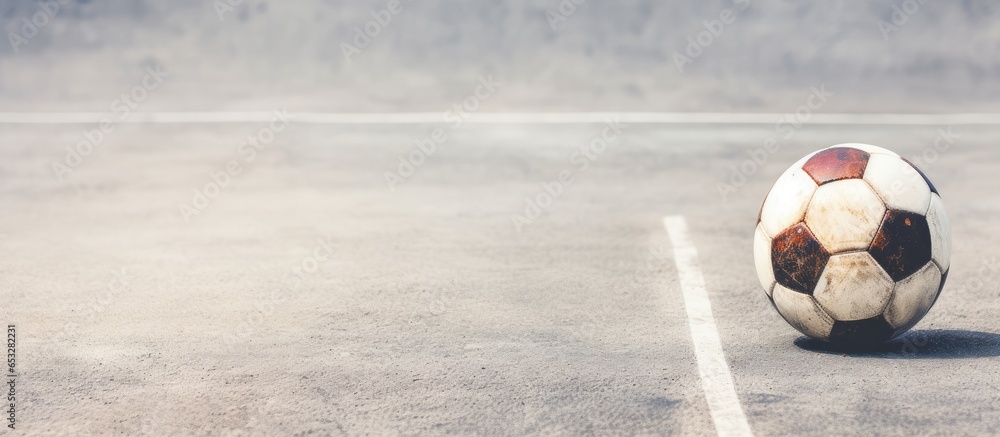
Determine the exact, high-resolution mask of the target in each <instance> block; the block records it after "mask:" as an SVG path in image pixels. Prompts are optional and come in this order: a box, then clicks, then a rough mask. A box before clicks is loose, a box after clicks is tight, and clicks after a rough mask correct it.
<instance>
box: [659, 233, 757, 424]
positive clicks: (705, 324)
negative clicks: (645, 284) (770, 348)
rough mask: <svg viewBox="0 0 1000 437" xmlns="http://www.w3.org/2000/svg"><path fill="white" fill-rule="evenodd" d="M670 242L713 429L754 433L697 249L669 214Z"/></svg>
mask: <svg viewBox="0 0 1000 437" xmlns="http://www.w3.org/2000/svg"><path fill="white" fill-rule="evenodd" d="M663 225H664V226H666V228H667V233H668V234H669V235H670V241H671V242H672V243H673V246H674V258H675V260H676V262H677V274H678V276H679V277H680V282H681V291H682V292H683V294H684V307H685V308H686V309H687V315H688V323H689V324H690V325H691V337H692V339H693V340H694V353H695V357H696V358H697V360H698V373H700V374H701V386H702V388H703V389H704V390H705V398H706V399H707V400H708V409H709V411H710V412H711V414H712V421H713V422H714V423H715V431H716V432H717V433H718V434H719V435H720V436H727V437H728V436H753V431H752V430H751V429H750V423H749V422H748V421H747V417H746V415H745V414H744V413H743V407H742V406H740V399H739V397H738V396H736V387H735V386H734V384H733V376H732V375H731V374H730V373H729V365H728V364H727V363H726V356H725V354H724V353H723V351H722V340H721V339H720V338H719V330H718V328H717V327H716V326H715V318H713V317H712V304H711V302H709V300H708V292H707V291H705V277H704V276H702V274H701V267H699V265H698V249H697V248H695V246H694V243H693V242H692V241H691V237H690V235H688V226H687V222H686V221H685V220H684V217H681V216H672V217H665V218H664V219H663Z"/></svg>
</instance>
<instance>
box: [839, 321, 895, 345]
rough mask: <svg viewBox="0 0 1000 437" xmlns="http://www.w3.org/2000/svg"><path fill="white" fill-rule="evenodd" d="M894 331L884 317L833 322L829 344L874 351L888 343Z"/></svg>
mask: <svg viewBox="0 0 1000 437" xmlns="http://www.w3.org/2000/svg"><path fill="white" fill-rule="evenodd" d="M895 334H896V331H895V330H894V329H892V325H890V324H889V322H888V321H886V320H885V318H884V317H882V316H878V317H872V318H870V319H865V320H855V321H851V322H840V321H837V322H834V323H833V331H831V332H830V344H832V345H834V346H835V347H838V348H845V349H846V348H850V349H855V350H864V349H874V348H876V347H878V346H880V345H882V344H883V343H885V342H887V341H889V340H890V339H891V338H892V337H893V335H895Z"/></svg>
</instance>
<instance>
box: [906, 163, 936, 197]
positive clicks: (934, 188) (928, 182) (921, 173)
mask: <svg viewBox="0 0 1000 437" xmlns="http://www.w3.org/2000/svg"><path fill="white" fill-rule="evenodd" d="M901 159H902V160H903V161H906V163H907V164H910V167H913V169H914V170H916V171H917V173H920V177H922V178H924V182H927V186H928V187H929V188H930V189H931V192H932V193H937V194H938V195H940V194H941V193H938V190H937V187H935V186H934V183H933V182H931V179H930V178H928V177H927V175H925V174H924V172H923V171H921V170H920V168H919V167H917V166H916V165H915V164H913V163H912V162H910V160H909V159H906V158H901Z"/></svg>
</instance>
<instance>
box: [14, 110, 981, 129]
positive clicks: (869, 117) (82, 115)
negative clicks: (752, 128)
mask: <svg viewBox="0 0 1000 437" xmlns="http://www.w3.org/2000/svg"><path fill="white" fill-rule="evenodd" d="M290 114H291V115H292V121H293V122H295V123H302V124H451V123H452V122H453V121H449V120H445V119H444V117H443V116H442V114H441V113H439V112H392V113H342V112H295V111H290ZM273 116H274V113H273V112H269V111H262V112H133V113H131V114H130V115H129V116H128V117H127V118H125V119H123V120H118V119H117V117H114V116H112V115H111V114H108V113H103V112H49V113H46V112H0V124H93V123H99V122H100V121H101V119H105V118H106V119H109V120H111V121H112V122H114V123H130V124H137V123H150V124H172V123H265V122H268V121H270V120H271V119H272V117H273ZM786 116H787V114H778V113H727V112H700V113H685V112H539V113H530V112H516V113H475V114H471V115H470V116H469V118H468V119H467V120H465V123H471V124H592V123H604V122H606V121H607V120H608V119H617V120H620V121H621V122H622V123H626V124H630V123H635V124H748V125H774V124H775V123H777V122H778V121H779V120H783V119H784V118H785V117H786ZM808 124H810V125H885V126H942V125H945V126H946V125H1000V114H975V113H970V114H812V116H811V117H810V119H809V122H808Z"/></svg>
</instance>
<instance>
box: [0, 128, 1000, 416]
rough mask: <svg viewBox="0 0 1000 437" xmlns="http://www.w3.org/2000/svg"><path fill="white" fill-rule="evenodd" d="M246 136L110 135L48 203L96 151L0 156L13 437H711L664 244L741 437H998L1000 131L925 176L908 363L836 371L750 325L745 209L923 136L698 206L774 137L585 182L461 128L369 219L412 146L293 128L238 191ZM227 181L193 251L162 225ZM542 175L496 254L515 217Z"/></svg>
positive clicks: (692, 140)
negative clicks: (932, 193)
mask: <svg viewBox="0 0 1000 437" xmlns="http://www.w3.org/2000/svg"><path fill="white" fill-rule="evenodd" d="M262 127H263V126H258V125H253V124H228V125H123V126H120V127H119V129H118V130H117V131H116V132H114V133H113V134H110V135H108V136H107V138H106V139H105V140H104V141H103V142H102V144H101V145H100V147H98V148H97V150H96V151H95V152H93V153H92V154H91V155H90V156H88V157H86V158H85V159H84V160H83V162H82V163H80V165H79V167H78V168H77V169H76V170H75V171H74V172H73V173H72V174H69V175H68V176H66V178H65V180H64V181H62V182H60V181H58V180H57V179H56V178H55V177H54V176H53V172H52V169H51V162H52V161H53V160H60V159H63V158H64V156H65V148H66V146H67V145H71V144H75V143H77V142H78V141H80V139H81V132H80V131H81V129H83V128H88V129H89V128H91V127H90V126H71V125H60V126H45V127H39V126H35V127H32V126H0V202H2V204H3V205H4V211H5V213H4V214H0V233H2V234H3V235H4V237H3V240H2V241H0V250H2V251H3V253H4V254H6V256H4V257H0V272H2V274H0V297H2V299H0V301H2V302H3V304H2V305H3V306H2V308H0V322H4V323H10V322H13V323H16V324H17V329H18V336H19V348H18V354H19V355H18V356H19V366H20V371H19V372H20V374H21V380H20V383H19V384H20V385H19V386H18V387H19V399H21V400H20V401H19V404H18V409H19V414H18V426H19V428H20V429H21V431H20V432H22V433H23V434H25V435H87V434H93V435H106V434H117V435H358V434H375V435H385V434H389V435H392V434H402V435H411V434H431V435H437V434H447V433H451V434H463V435H468V434H486V435H503V434H545V435H549V434H598V435H607V434H646V435H650V434H658V435H662V434H671V435H706V434H712V433H713V432H714V430H713V428H712V423H711V419H710V417H709V414H708V411H707V405H706V404H705V399H704V396H703V394H702V392H701V384H700V382H699V379H698V373H697V368H696V365H695V361H694V360H695V359H694V355H693V350H692V345H691V338H690V334H689V331H688V327H687V322H686V316H685V314H684V307H683V301H682V298H681V292H680V289H679V287H678V284H677V279H676V271H675V269H674V263H673V259H672V255H671V252H670V246H669V241H668V239H667V237H666V233H665V231H664V229H663V228H662V224H661V218H662V217H663V216H664V215H673V214H683V215H684V216H685V217H687V220H688V222H689V223H690V225H691V228H692V237H693V239H694V242H695V244H696V245H697V246H698V249H699V252H700V257H701V261H702V268H703V270H704V274H705V277H706V281H707V287H708V291H709V293H710V298H711V299H712V303H713V305H714V307H715V316H716V319H717V322H718V324H719V329H720V333H721V335H722V342H723V347H724V349H725V352H726V354H727V358H728V360H729V363H730V366H731V368H732V371H733V375H734V378H735V382H736V389H737V392H738V394H739V397H740V399H741V401H742V404H743V407H744V409H745V411H746V412H747V414H748V417H749V419H750V424H751V426H752V427H753V429H754V431H755V433H756V434H757V435H829V434H839V435H871V434H878V435H912V434H969V435H995V434H997V433H998V432H1000V419H998V418H1000V414H998V408H1000V402H998V400H1000V399H998V398H997V393H998V390H1000V376H998V374H997V372H996V368H997V366H998V364H1000V328H998V327H997V325H996V320H997V315H998V313H1000V300H998V293H1000V290H998V289H997V287H996V285H995V284H996V282H997V280H998V279H1000V271H998V270H1000V267H998V264H997V260H996V250H995V248H996V247H998V245H1000V240H998V237H997V233H995V232H993V230H996V228H997V226H996V223H995V222H996V217H997V214H998V212H1000V211H998V210H1000V203H998V202H997V197H996V195H995V194H996V193H995V192H994V190H995V188H996V186H995V184H993V183H990V181H991V180H993V179H994V178H995V175H996V173H997V172H998V171H1000V160H998V158H1000V156H998V153H1000V152H998V151H997V149H996V148H995V144H996V141H997V139H1000V132H998V131H997V130H995V129H985V128H979V129H974V128H964V129H962V128H955V132H956V133H959V134H960V135H961V137H960V138H957V139H956V140H955V142H954V143H953V145H952V146H951V147H950V149H949V150H948V151H946V152H943V153H941V154H940V155H939V157H938V158H937V159H936V160H934V161H933V162H932V163H931V165H929V166H924V167H925V170H927V172H928V174H929V175H930V176H931V178H932V179H933V180H934V182H935V183H936V184H937V186H938V188H939V190H940V191H941V193H942V195H943V196H944V199H945V202H946V205H947V207H948V210H949V213H950V214H951V219H952V223H953V226H954V263H953V264H954V265H953V268H952V273H951V277H950V279H949V282H948V286H947V287H946V289H945V291H944V294H943V296H942V298H941V299H940V301H939V302H938V303H937V305H936V306H935V308H933V309H932V310H931V312H930V314H929V315H928V316H927V318H925V319H924V321H923V322H922V323H921V324H920V325H918V326H917V328H916V331H915V332H914V333H913V334H912V335H910V336H908V337H905V338H904V339H903V340H899V341H897V342H895V343H893V344H891V345H889V346H887V348H886V349H885V350H884V351H882V352H879V353H875V354H869V355H862V356H844V355H842V354H838V353H833V352H829V351H825V350H823V348H822V347H821V345H817V344H815V343H813V342H810V341H807V340H805V339H804V338H801V336H800V335H798V334H797V333H796V332H795V331H794V330H793V329H792V328H791V327H789V326H788V325H787V324H785V322H783V321H782V320H781V319H780V317H779V316H778V315H777V314H776V312H775V311H774V310H773V308H771V307H770V305H769V303H768V301H767V299H766V297H765V295H764V292H763V290H761V289H760V286H759V285H758V281H757V279H756V275H755V272H754V265H753V251H752V244H753V243H752V240H753V234H754V223H755V220H756V214H757V208H758V207H759V205H760V201H761V200H762V199H763V197H764V195H765V193H766V192H767V190H768V189H769V188H770V185H771V183H772V182H773V181H774V179H775V178H777V176H778V175H779V174H780V173H781V172H782V171H784V170H785V168H786V167H787V166H788V165H791V164H792V163H793V162H795V161H796V160H797V159H798V158H799V157H800V156H802V155H804V154H806V153H807V152H810V151H812V150H814V149H818V148H821V147H824V146H828V145H832V144H836V143H841V142H848V141H858V142H868V143H873V144H878V145H882V146H885V147H888V148H891V149H893V150H896V151H898V152H900V153H901V154H903V155H904V156H907V157H912V156H914V155H916V154H920V153H923V152H924V151H925V150H927V149H928V148H930V147H933V143H934V141H935V139H936V138H937V137H938V133H937V132H936V131H935V129H934V128H906V129H903V128H866V129H855V128H847V127H823V128H820V127H809V126H808V125H807V126H805V127H803V128H801V129H799V130H798V131H797V132H795V134H794V136H793V138H791V139H790V140H784V139H782V141H781V143H782V144H783V146H782V148H781V150H780V151H779V152H778V153H776V154H774V155H769V156H768V160H767V163H766V164H764V165H763V166H761V169H760V170H759V171H756V172H755V173H753V174H750V175H748V176H747V177H746V180H747V182H746V184H745V185H743V186H741V187H738V188H737V189H736V192H734V193H730V194H728V197H727V199H724V198H723V196H721V195H720V194H719V191H718V188H717V182H718V181H727V180H730V176H731V175H730V173H731V172H732V169H731V166H734V165H735V166H737V167H738V166H740V164H741V162H742V161H744V160H746V159H748V155H747V152H746V151H747V149H748V148H754V147H759V146H760V145H761V144H763V141H764V140H765V139H767V138H769V137H779V138H781V137H780V136H779V135H777V134H776V133H775V132H774V131H773V129H771V128H770V127H762V128H747V127H734V126H731V127H726V126H714V127H702V128H696V127H688V128H685V127H674V128H666V127H659V126H640V125H634V126H629V127H627V128H626V129H625V131H624V132H623V134H622V136H621V138H620V140H619V141H617V142H613V143H612V144H611V146H610V147H609V148H608V149H607V150H606V151H605V152H604V153H603V154H600V155H597V156H596V157H595V158H596V159H594V160H593V161H592V162H590V163H589V166H588V167H587V169H586V170H580V169H579V167H580V166H579V165H578V164H579V162H580V161H578V160H577V161H574V160H573V159H574V158H573V157H574V152H575V151H577V150H578V149H579V148H580V147H581V146H582V145H584V144H587V143H588V142H589V141H590V140H591V139H592V138H593V137H595V136H597V135H600V133H601V127H600V126H516V125H507V126H502V125H498V126H471V125H469V126H463V127H462V128H461V129H459V130H457V131H454V132H450V136H449V139H448V141H447V142H445V143H444V144H441V145H440V146H439V147H438V149H437V151H436V152H435V153H434V154H433V155H432V156H430V157H428V158H427V159H426V161H425V163H424V164H423V165H421V166H418V167H417V168H416V169H415V170H414V174H413V175H412V176H411V177H410V178H409V179H408V180H406V181H405V182H403V183H401V184H399V185H398V186H397V187H396V189H395V191H390V190H389V188H388V186H387V185H386V182H385V180H384V173H385V172H386V171H392V170H395V169H396V167H397V166H398V164H399V158H398V157H399V156H400V155H402V154H408V153H410V152H412V151H413V150H416V149H415V148H414V146H413V141H414V140H415V139H417V138H425V137H427V136H428V135H429V133H430V132H431V131H432V130H433V128H434V126H389V127H386V126H369V127H344V126H342V127H334V126H307V125H295V124H293V125H292V126H291V127H290V128H288V129H287V130H285V131H284V132H281V133H278V134H277V135H276V137H275V140H274V142H273V143H271V144H270V145H269V146H268V147H267V148H265V149H264V150H262V151H260V152H259V154H258V155H257V156H256V158H255V159H254V160H253V161H252V162H246V161H245V155H241V154H240V153H239V152H238V151H237V147H238V145H239V144H240V142H241V140H242V139H243V138H244V137H245V136H246V135H249V134H253V133H256V132H258V131H259V130H260V129H261V128H262ZM234 159H235V160H238V161H239V162H241V163H242V167H241V168H242V172H241V173H240V174H239V175H236V176H234V177H232V180H231V182H230V183H229V184H228V186H227V187H226V188H225V189H223V190H221V192H220V193H219V194H218V195H217V196H215V197H214V198H213V199H212V200H211V202H209V204H208V205H207V207H205V208H204V209H203V210H202V211H201V212H200V214H197V215H194V216H191V217H189V218H190V220H189V221H185V219H184V218H183V217H182V213H181V211H180V209H179V205H180V204H182V203H191V201H192V197H193V196H194V194H193V190H195V189H196V188H199V187H204V186H205V184H207V183H208V182H209V181H211V179H210V176H209V174H210V173H212V172H217V171H220V170H223V169H225V168H226V165H227V163H228V162H229V161H230V160H234ZM564 170H566V171H569V172H571V174H572V178H573V179H572V183H570V184H568V185H565V186H564V187H563V191H562V193H561V194H560V195H559V196H557V198H556V199H555V200H554V201H553V202H552V204H551V206H549V207H548V208H544V211H543V214H542V215H541V216H540V217H538V218H537V219H535V220H534V221H533V222H531V223H529V224H524V225H522V228H521V230H520V232H518V230H517V229H516V227H515V225H514V224H513V223H512V219H511V215H512V214H524V213H525V212H524V210H525V207H526V206H525V199H526V198H537V196H538V194H539V193H541V192H543V190H544V189H545V188H544V184H549V185H551V181H554V180H558V179H559V177H560V176H559V175H560V172H561V171H564ZM122 272H124V275H123V276H124V279H122V278H121V276H122ZM116 277H117V278H118V279H116ZM122 282H125V283H127V284H125V285H122V284H121V283H122Z"/></svg>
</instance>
